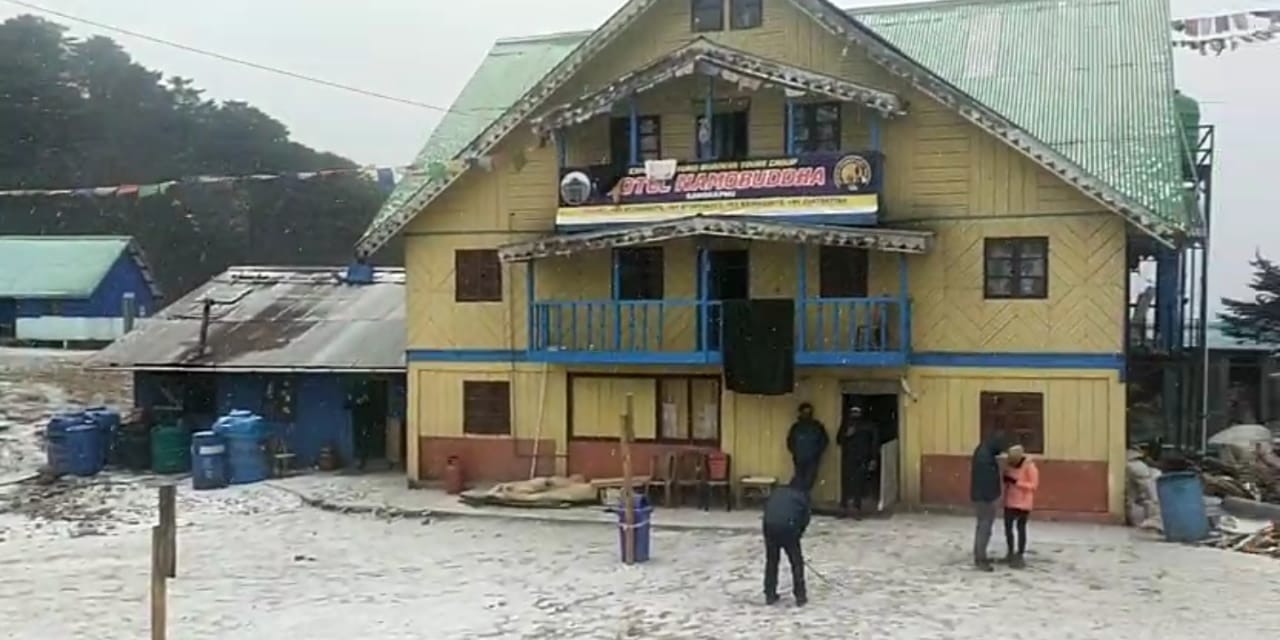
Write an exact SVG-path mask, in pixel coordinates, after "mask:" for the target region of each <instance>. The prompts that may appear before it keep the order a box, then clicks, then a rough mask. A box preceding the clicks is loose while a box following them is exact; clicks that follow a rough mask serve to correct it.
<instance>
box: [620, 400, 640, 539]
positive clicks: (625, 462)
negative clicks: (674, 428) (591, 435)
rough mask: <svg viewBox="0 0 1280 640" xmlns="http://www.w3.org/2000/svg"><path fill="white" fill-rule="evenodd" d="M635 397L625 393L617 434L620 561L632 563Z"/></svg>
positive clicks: (634, 511)
mask: <svg viewBox="0 0 1280 640" xmlns="http://www.w3.org/2000/svg"><path fill="white" fill-rule="evenodd" d="M634 401H635V398H634V396H632V394H630V393H628V394H627V403H626V407H625V409H624V410H623V412H622V433H621V435H620V436H619V440H620V445H621V448H622V562H623V563H625V564H633V563H635V561H636V529H635V524H636V504H635V496H634V495H633V488H632V486H631V441H632V439H634V438H635V433H634V427H633V422H632V420H633V417H634V413H633V410H632V407H633V406H634Z"/></svg>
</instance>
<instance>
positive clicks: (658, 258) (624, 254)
mask: <svg viewBox="0 0 1280 640" xmlns="http://www.w3.org/2000/svg"><path fill="white" fill-rule="evenodd" d="M613 261H614V264H615V267H614V268H615V269H617V270H618V279H617V286H616V289H615V291H614V292H613V299H614V300H662V299H663V297H664V296H665V291H666V287H665V283H664V279H665V278H666V263H665V261H666V255H665V254H664V253H663V251H662V247H623V248H618V249H614V250H613ZM654 266H656V267H657V268H656V273H654V272H653V271H652V270H647V268H651V267H654ZM632 277H634V278H636V279H635V280H632V279H631V278H632ZM632 283H634V284H636V285H638V287H639V290H637V291H628V290H627V289H629V288H630V287H631V285H632Z"/></svg>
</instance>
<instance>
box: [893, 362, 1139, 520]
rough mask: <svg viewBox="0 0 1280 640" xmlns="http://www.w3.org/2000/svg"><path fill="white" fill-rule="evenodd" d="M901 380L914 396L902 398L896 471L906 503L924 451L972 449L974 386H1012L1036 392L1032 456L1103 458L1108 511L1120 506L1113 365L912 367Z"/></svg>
mask: <svg viewBox="0 0 1280 640" xmlns="http://www.w3.org/2000/svg"><path fill="white" fill-rule="evenodd" d="M908 385H909V386H910V387H911V392H912V394H913V395H914V397H912V398H908V399H906V400H905V402H904V403H903V412H902V413H903V415H904V416H905V420H904V421H903V423H902V433H903V436H904V437H903V445H902V451H903V459H902V462H903V467H902V470H903V471H902V478H901V479H902V494H903V498H904V500H906V501H907V502H918V501H919V500H920V495H921V493H920V492H921V486H920V476H921V468H920V461H921V459H922V458H923V457H924V456H931V455H948V456H969V455H971V454H972V453H973V449H974V447H975V446H977V444H978V442H979V439H980V436H979V431H980V417H981V410H980V397H981V394H982V392H984V391H1012V392H1032V393H1041V394H1044V442H1045V450H1044V454H1043V455H1042V456H1038V457H1042V458H1046V459H1050V460H1060V461H1081V462H1104V463H1106V464H1107V465H1108V477H1109V487H1108V489H1109V491H1108V507H1109V511H1110V512H1111V513H1113V514H1118V513H1120V512H1121V508H1122V506H1123V499H1124V464H1125V460H1124V451H1125V391H1124V385H1123V384H1121V383H1120V380H1119V378H1118V377H1117V374H1116V372H1114V371H1046V370H1030V371H1013V370H997V369H968V370H965V369H935V368H918V367H913V368H912V369H911V370H910V374H909V377H908ZM965 481H966V482H967V479H966V480H965Z"/></svg>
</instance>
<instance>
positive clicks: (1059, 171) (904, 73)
mask: <svg viewBox="0 0 1280 640" xmlns="http://www.w3.org/2000/svg"><path fill="white" fill-rule="evenodd" d="M790 1H791V3H792V4H794V5H796V6H797V7H798V8H799V9H800V10H801V11H803V12H804V13H806V14H808V15H809V16H810V17H811V18H813V19H814V20H816V21H817V22H818V23H819V24H821V25H822V26H823V27H825V28H826V29H827V30H828V31H830V32H831V33H833V34H835V35H837V36H841V37H844V38H845V39H847V40H849V41H850V42H853V43H854V44H857V45H859V46H861V47H862V48H863V49H865V50H866V52H867V55H868V56H869V57H870V58H871V59H872V60H873V61H875V62H876V63H877V64H879V65H880V66H882V67H884V68H885V69H886V70H888V71H889V72H890V73H892V74H894V75H896V76H898V77H900V78H902V79H904V80H907V81H908V82H910V83H911V86H913V87H915V88H916V89H918V90H919V91H920V92H921V93H923V94H925V95H927V96H929V97H931V98H933V99H934V100H937V101H938V102H941V103H942V104H944V105H946V106H947V107H950V108H951V109H953V110H955V111H956V113H958V114H960V117H962V118H964V119H965V120H967V121H969V122H970V123H972V124H973V125H975V126H977V127H978V128H979V129H982V130H983V131H985V132H987V133H988V134H990V135H992V136H995V137H996V138H997V139H999V140H1001V141H1002V142H1004V143H1005V144H1007V145H1009V146H1011V147H1013V148H1014V149H1016V150H1017V151H1018V152H1020V153H1022V155H1024V156H1026V157H1027V158H1028V159H1030V160H1031V161H1032V162H1034V163H1036V164H1037V165H1039V166H1040V167H1041V168H1043V169H1045V170H1047V171H1049V172H1050V173H1052V174H1054V175H1056V176H1058V178H1060V179H1061V180H1063V181H1065V182H1067V183H1068V184H1070V185H1072V186H1074V187H1075V188H1076V189H1077V190H1079V191H1080V192H1081V193H1083V194H1084V195H1086V196H1088V197H1089V198H1090V199H1092V200H1094V201H1095V202H1098V203H1099V204H1101V205H1103V206H1104V207H1106V208H1107V209H1109V210H1111V211H1114V212H1115V213H1118V214H1120V216H1121V217H1123V218H1125V219H1126V220H1128V221H1129V222H1130V223H1132V224H1133V225H1135V226H1137V227H1138V228H1139V229H1141V230H1142V231H1144V232H1146V233H1147V234H1148V235H1150V236H1151V237H1153V238H1155V240H1156V241H1158V242H1160V243H1161V244H1163V245H1165V246H1167V247H1169V248H1174V246H1175V240H1174V238H1176V237H1178V236H1182V235H1184V234H1185V233H1186V232H1187V230H1186V229H1183V228H1180V227H1178V226H1176V225H1173V224H1170V223H1169V222H1167V221H1165V220H1163V219H1161V218H1160V217H1159V216H1157V215H1155V214H1154V213H1153V212H1152V211H1151V210H1150V209H1149V208H1148V207H1146V206H1145V205H1143V204H1142V203H1140V202H1137V201H1135V200H1134V199H1133V198H1130V197H1129V196H1127V195H1125V194H1123V193H1121V192H1120V191H1119V190H1117V189H1115V188H1114V187H1112V186H1110V185H1108V184H1107V183H1106V182H1104V181H1102V180H1099V179H1098V178H1096V177H1095V176H1093V175H1092V174H1090V173H1089V172H1088V171H1086V170H1085V169H1084V168H1083V167H1081V166H1080V165H1079V164H1077V163H1076V162H1074V161H1072V160H1071V159H1070V158H1068V157H1067V156H1066V155H1064V154H1062V153H1061V152H1059V151H1057V150H1056V149H1054V148H1053V147H1051V146H1049V145H1048V144H1045V143H1044V142H1042V141H1041V140H1039V139H1037V138H1036V137H1035V136H1032V135H1031V134H1029V133H1027V132H1026V131H1024V130H1023V129H1022V128H1021V127H1019V126H1017V125H1016V124H1014V123H1013V122H1010V121H1009V120H1008V119H1007V118H1005V117H1004V116H1002V115H1000V114H999V113H996V112H995V111H994V110H993V109H991V108H990V107H988V106H986V105H984V104H982V103H981V102H980V101H978V100H976V99H975V98H973V97H972V96H970V95H968V94H966V93H965V92H964V91H962V90H960V89H959V88H958V87H956V86H955V85H953V84H951V83H950V82H947V81H946V80H944V79H943V78H942V77H940V76H939V75H938V74H936V73H934V72H933V71H931V70H929V69H928V68H927V67H925V66H924V65H922V64H920V63H919V62H917V61H915V60H914V59H913V58H911V57H910V56H908V55H907V54H905V53H903V52H902V51H901V50H899V49H898V48H897V47H895V46H893V45H892V44H890V43H889V42H887V41H886V40H885V39H884V38H882V37H880V36H879V35H877V34H876V33H875V32H874V31H872V30H871V29H868V28H867V27H865V26H864V25H863V24H862V23H860V22H858V20H857V19H856V18H854V17H853V16H851V15H849V14H848V13H846V12H845V11H843V10H841V9H840V8H838V7H836V6H835V5H834V4H832V3H831V2H830V0H790Z"/></svg>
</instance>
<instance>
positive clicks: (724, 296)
mask: <svg viewBox="0 0 1280 640" xmlns="http://www.w3.org/2000/svg"><path fill="white" fill-rule="evenodd" d="M750 297H751V253H750V252H749V251H747V250H746V249H730V250H720V251H711V252H709V253H708V254H707V299H708V300H714V301H724V300H746V299H747V298H750ZM722 317H723V314H722V313H721V309H720V305H712V306H710V307H708V308H707V323H706V327H707V348H709V349H711V350H713V351H718V350H720V337H721V335H722V333H723V331H722V328H721V325H720V319H721V318H722Z"/></svg>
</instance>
